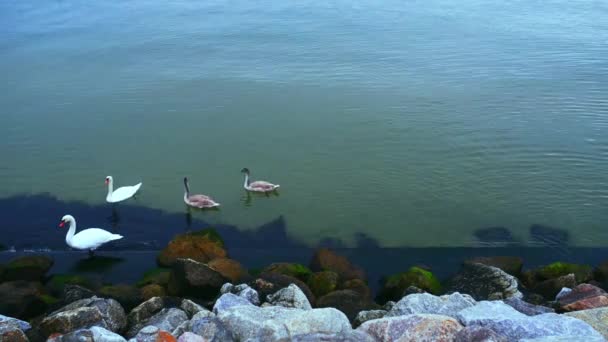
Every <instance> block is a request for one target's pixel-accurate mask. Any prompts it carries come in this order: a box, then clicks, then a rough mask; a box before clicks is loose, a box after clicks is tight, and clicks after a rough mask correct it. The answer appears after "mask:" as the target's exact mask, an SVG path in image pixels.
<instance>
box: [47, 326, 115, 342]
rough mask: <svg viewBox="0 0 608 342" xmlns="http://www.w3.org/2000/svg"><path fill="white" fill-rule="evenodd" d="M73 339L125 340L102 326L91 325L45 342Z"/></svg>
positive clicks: (96, 341)
mask: <svg viewBox="0 0 608 342" xmlns="http://www.w3.org/2000/svg"><path fill="white" fill-rule="evenodd" d="M73 341H79V342H80V341H95V342H126V341H127V340H125V338H124V337H122V336H120V335H118V334H116V333H113V332H111V331H109V330H107V329H104V328H102V327H91V328H89V329H79V330H76V331H72V332H70V333H67V334H64V335H59V336H56V337H54V338H51V339H48V340H47V342H73Z"/></svg>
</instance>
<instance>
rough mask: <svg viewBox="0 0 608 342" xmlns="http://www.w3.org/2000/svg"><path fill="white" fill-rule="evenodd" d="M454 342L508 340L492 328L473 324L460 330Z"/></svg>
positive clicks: (502, 341) (495, 341)
mask: <svg viewBox="0 0 608 342" xmlns="http://www.w3.org/2000/svg"><path fill="white" fill-rule="evenodd" d="M454 342H509V340H508V339H507V338H506V337H505V336H502V335H499V334H497V333H496V332H494V330H492V329H488V328H484V327H480V326H475V325H474V326H470V327H464V329H462V330H460V331H459V332H458V333H457V334H456V338H455V339H454Z"/></svg>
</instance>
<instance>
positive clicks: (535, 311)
mask: <svg viewBox="0 0 608 342" xmlns="http://www.w3.org/2000/svg"><path fill="white" fill-rule="evenodd" d="M504 303H505V304H507V305H509V306H510V307H512V308H513V309H515V310H517V311H519V312H521V313H523V314H524V315H528V316H536V315H540V314H544V313H550V312H555V310H553V309H552V308H548V307H546V306H542V305H534V304H530V303H527V302H524V301H523V300H522V299H521V298H509V299H505V300H504Z"/></svg>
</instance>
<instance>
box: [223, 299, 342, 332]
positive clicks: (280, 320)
mask: <svg viewBox="0 0 608 342" xmlns="http://www.w3.org/2000/svg"><path fill="white" fill-rule="evenodd" d="M218 318H219V319H220V321H222V322H223V323H224V324H225V325H226V327H227V329H228V330H229V331H232V333H233V336H234V338H235V340H237V341H245V340H248V339H251V340H262V341H270V340H272V341H275V340H279V339H288V338H290V337H291V336H296V335H302V334H311V333H327V334H334V333H347V332H349V331H351V326H350V323H349V322H348V319H347V318H346V316H345V315H344V314H343V313H342V312H340V311H338V310H336V309H333V308H327V309H312V310H301V309H292V308H284V307H281V306H270V307H257V306H254V305H242V306H235V307H232V308H229V309H227V310H224V311H221V312H220V313H219V315H218Z"/></svg>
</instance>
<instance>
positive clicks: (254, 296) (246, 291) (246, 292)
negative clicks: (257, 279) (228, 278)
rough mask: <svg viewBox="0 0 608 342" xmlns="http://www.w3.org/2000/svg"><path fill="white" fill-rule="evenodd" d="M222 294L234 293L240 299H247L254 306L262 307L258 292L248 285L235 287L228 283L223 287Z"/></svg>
mask: <svg viewBox="0 0 608 342" xmlns="http://www.w3.org/2000/svg"><path fill="white" fill-rule="evenodd" d="M220 293H221V294H225V293H232V294H235V295H237V296H239V297H242V298H245V299H247V300H248V301H249V302H250V303H251V304H253V305H260V297H259V296H258V292H257V291H256V290H254V289H252V288H251V287H249V285H247V284H240V285H236V286H234V285H232V284H231V283H226V284H224V285H222V288H221V289H220Z"/></svg>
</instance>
